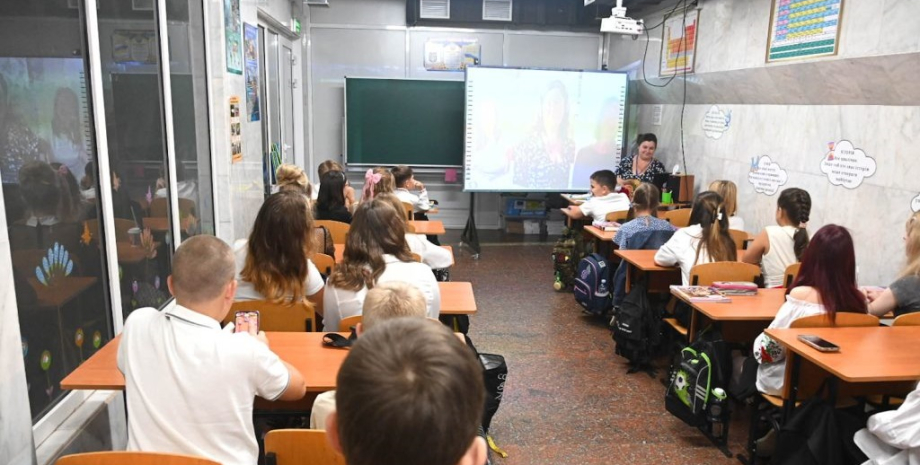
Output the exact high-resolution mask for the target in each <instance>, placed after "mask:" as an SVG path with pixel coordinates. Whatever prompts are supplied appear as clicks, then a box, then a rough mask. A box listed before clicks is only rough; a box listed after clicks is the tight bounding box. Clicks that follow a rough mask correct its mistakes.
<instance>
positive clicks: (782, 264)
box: [742, 187, 811, 287]
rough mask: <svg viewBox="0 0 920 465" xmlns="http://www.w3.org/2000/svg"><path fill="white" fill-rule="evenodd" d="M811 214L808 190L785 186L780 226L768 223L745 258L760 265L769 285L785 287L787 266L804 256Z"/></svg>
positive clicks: (778, 212) (779, 204) (778, 211)
mask: <svg viewBox="0 0 920 465" xmlns="http://www.w3.org/2000/svg"><path fill="white" fill-rule="evenodd" d="M810 214H811V196H809V195H808V192H806V191H804V190H802V189H799V188H795V187H791V188H789V189H784V190H783V191H782V192H780V194H779V199H778V200H777V201H776V223H777V224H778V226H767V227H766V228H765V229H764V230H763V232H761V233H760V234H758V235H757V237H755V238H754V241H753V242H751V243H750V244H749V245H748V248H747V250H745V251H744V257H743V258H742V261H744V262H745V263H753V264H755V265H760V267H761V268H762V269H763V278H764V284H765V285H766V287H781V286H782V285H783V279H785V277H786V267H788V266H789V265H791V264H793V263H795V262H798V261H799V260H801V258H802V252H804V251H805V248H806V247H808V231H806V230H805V225H806V223H808V215H810Z"/></svg>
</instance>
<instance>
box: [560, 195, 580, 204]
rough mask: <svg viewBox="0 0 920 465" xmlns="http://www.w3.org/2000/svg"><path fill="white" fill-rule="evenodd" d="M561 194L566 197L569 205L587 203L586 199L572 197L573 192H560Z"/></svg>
mask: <svg viewBox="0 0 920 465" xmlns="http://www.w3.org/2000/svg"><path fill="white" fill-rule="evenodd" d="M582 195H583V194H582ZM559 196H560V197H562V198H563V199H565V201H566V202H568V203H569V205H581V204H583V203H585V199H575V198H572V194H559Z"/></svg>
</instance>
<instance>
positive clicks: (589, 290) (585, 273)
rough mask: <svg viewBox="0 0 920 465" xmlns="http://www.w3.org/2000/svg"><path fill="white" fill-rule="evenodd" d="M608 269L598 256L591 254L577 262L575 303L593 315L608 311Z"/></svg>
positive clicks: (609, 277) (603, 260)
mask: <svg viewBox="0 0 920 465" xmlns="http://www.w3.org/2000/svg"><path fill="white" fill-rule="evenodd" d="M610 280H611V276H610V267H609V266H608V265H607V260H605V259H604V257H603V256H602V255H600V254H596V253H593V254H591V255H588V256H587V257H585V258H582V259H581V261H579V262H578V274H577V275H576V277H575V284H574V288H573V291H574V293H575V301H576V302H578V303H579V305H581V306H582V307H583V308H584V310H585V311H586V312H588V313H591V314H593V315H603V314H605V313H607V310H609V309H610V303H611V295H610Z"/></svg>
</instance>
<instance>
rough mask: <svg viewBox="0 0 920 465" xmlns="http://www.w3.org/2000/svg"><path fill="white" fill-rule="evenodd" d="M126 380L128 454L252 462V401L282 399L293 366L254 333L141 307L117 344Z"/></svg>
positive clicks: (183, 311) (181, 310) (178, 309)
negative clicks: (193, 456)
mask: <svg viewBox="0 0 920 465" xmlns="http://www.w3.org/2000/svg"><path fill="white" fill-rule="evenodd" d="M118 369H119V370H121V372H122V373H124V375H125V390H126V392H127V400H128V403H127V408H128V412H130V413H129V414H128V450H132V451H145V452H167V453H178V454H188V455H198V456H202V457H207V458H209V459H212V460H216V461H218V462H220V463H222V464H224V465H236V464H239V465H244V464H245V465H253V464H255V463H256V462H257V460H258V455H259V446H258V444H257V443H256V436H255V431H254V429H253V425H252V404H253V398H254V397H255V396H257V395H258V396H259V397H262V398H265V399H269V400H274V399H277V398H278V397H279V396H280V395H281V394H282V393H284V391H285V389H287V385H288V382H289V377H290V376H289V374H288V370H287V368H286V367H285V366H284V364H283V363H282V362H281V360H280V359H279V358H278V356H277V355H275V354H274V353H273V352H272V351H271V350H269V348H268V347H266V346H265V345H264V344H262V343H261V342H259V341H258V340H257V339H255V338H253V337H252V336H250V335H248V334H243V333H239V334H233V333H230V332H227V331H222V330H221V329H220V324H219V323H218V322H217V320H214V319H213V318H210V317H208V316H205V315H202V314H200V313H197V312H195V311H193V310H189V309H187V308H185V307H182V306H181V305H178V304H177V305H175V306H174V307H172V308H167V309H166V310H164V311H163V312H158V311H157V310H156V309H153V308H142V309H138V310H135V311H134V312H132V313H131V315H130V316H129V317H128V319H127V321H126V322H125V328H124V332H122V334H121V343H120V344H119V346H118Z"/></svg>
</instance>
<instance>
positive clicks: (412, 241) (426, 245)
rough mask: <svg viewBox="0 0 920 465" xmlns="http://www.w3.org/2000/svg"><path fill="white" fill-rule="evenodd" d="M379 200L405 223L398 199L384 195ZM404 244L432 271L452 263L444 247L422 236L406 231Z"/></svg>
mask: <svg viewBox="0 0 920 465" xmlns="http://www.w3.org/2000/svg"><path fill="white" fill-rule="evenodd" d="M378 198H379V199H380V200H383V201H386V202H388V203H389V204H390V205H392V206H393V208H395V209H397V213H399V218H400V219H401V220H403V221H406V220H407V218H406V209H405V208H403V204H402V202H401V201H400V199H399V197H397V196H395V195H393V194H384V195H381V196H379V197H378ZM406 242H407V243H408V244H409V250H410V251H412V253H416V254H418V256H419V257H421V258H422V263H424V264H426V265H428V266H430V267H431V268H432V269H435V270H437V269H442V268H448V267H450V266H451V265H452V264H453V263H454V258H453V257H452V256H451V255H450V252H448V251H447V249H445V248H444V247H441V246H439V245H435V244H433V243H432V242H431V241H429V240H428V239H427V238H426V237H425V235H424V234H415V233H411V232H408V231H406Z"/></svg>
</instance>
